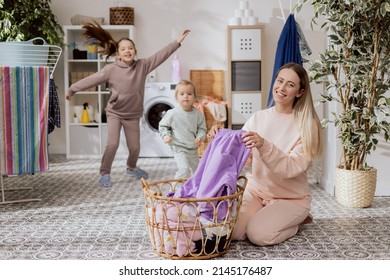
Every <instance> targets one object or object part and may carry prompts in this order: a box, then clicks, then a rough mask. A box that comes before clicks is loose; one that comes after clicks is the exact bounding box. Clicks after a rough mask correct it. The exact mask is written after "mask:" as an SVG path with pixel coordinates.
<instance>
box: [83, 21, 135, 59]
mask: <svg viewBox="0 0 390 280" xmlns="http://www.w3.org/2000/svg"><path fill="white" fill-rule="evenodd" d="M83 28H84V31H83V33H82V36H83V37H84V38H86V39H87V40H88V39H92V44H94V45H97V46H98V47H101V50H99V51H98V52H99V53H100V54H101V55H107V58H108V57H109V56H112V55H113V54H115V53H116V52H117V51H118V44H119V43H120V42H121V41H123V40H126V41H130V42H131V43H132V44H133V46H134V48H135V44H134V42H133V40H131V39H130V38H121V39H120V40H119V41H118V42H117V41H115V40H114V38H112V35H111V33H110V32H108V31H107V30H105V29H103V28H102V27H101V26H100V25H99V24H98V23H97V22H96V21H93V22H89V23H86V24H84V25H83Z"/></svg>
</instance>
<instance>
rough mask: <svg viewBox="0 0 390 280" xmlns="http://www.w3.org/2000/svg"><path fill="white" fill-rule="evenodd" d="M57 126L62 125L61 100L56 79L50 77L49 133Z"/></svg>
mask: <svg viewBox="0 0 390 280" xmlns="http://www.w3.org/2000/svg"><path fill="white" fill-rule="evenodd" d="M55 127H61V112H60V102H59V99H58V94H57V86H56V84H55V82H54V79H50V86H49V122H48V127H47V133H48V134H49V133H51V132H53V130H54V128H55Z"/></svg>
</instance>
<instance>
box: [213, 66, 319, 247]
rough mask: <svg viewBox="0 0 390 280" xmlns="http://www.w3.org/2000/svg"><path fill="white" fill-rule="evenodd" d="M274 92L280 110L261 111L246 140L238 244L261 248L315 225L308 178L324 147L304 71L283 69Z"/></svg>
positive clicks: (247, 125) (248, 127)
mask: <svg viewBox="0 0 390 280" xmlns="http://www.w3.org/2000/svg"><path fill="white" fill-rule="evenodd" d="M272 93H273V99H274V101H275V106H274V107H271V108H268V109H265V110H262V111H259V112H256V113H255V114H254V115H253V116H252V117H251V118H250V119H249V120H248V121H247V122H246V123H245V125H244V127H243V130H245V131H246V132H245V133H244V134H243V135H242V139H243V142H244V144H245V146H246V147H248V148H250V149H251V150H252V153H251V162H252V170H251V172H248V174H247V178H248V184H247V188H246V190H245V193H244V198H243V202H242V206H241V209H240V213H239V218H238V222H237V225H236V229H235V232H234V235H233V239H235V240H244V239H246V238H248V239H249V241H251V242H252V243H254V244H257V245H272V244H277V243H280V242H283V241H285V240H286V239H288V238H290V237H292V236H294V235H295V234H296V233H297V232H298V228H299V225H300V224H303V223H309V222H311V219H312V217H311V215H310V203H311V195H310V190H309V184H308V179H307V174H306V173H307V171H308V169H309V168H310V167H311V163H312V160H313V159H314V158H315V157H318V156H320V155H321V152H322V145H323V136H322V128H321V123H320V121H319V118H318V116H317V114H316V112H315V109H314V105H313V99H312V95H311V90H310V84H309V78H308V75H307V72H306V71H305V69H304V68H303V67H302V66H301V65H299V64H295V63H288V64H286V65H284V66H283V67H281V68H280V70H279V71H278V73H277V77H276V80H275V83H274V85H273V91H272ZM217 130H218V129H217V128H213V129H212V130H211V132H210V133H209V136H210V137H213V135H215V133H216V132H217Z"/></svg>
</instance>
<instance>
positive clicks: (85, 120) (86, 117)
mask: <svg viewBox="0 0 390 280" xmlns="http://www.w3.org/2000/svg"><path fill="white" fill-rule="evenodd" d="M83 106H84V109H83V112H82V114H81V123H89V115H88V110H87V109H88V108H89V107H88V103H84V104H83Z"/></svg>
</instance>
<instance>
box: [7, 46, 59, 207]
mask: <svg viewBox="0 0 390 280" xmlns="http://www.w3.org/2000/svg"><path fill="white" fill-rule="evenodd" d="M37 41H42V42H43V44H36V42H37ZM15 50H17V52H18V54H17V55H13V52H14V51H15ZM61 53H62V48H61V47H59V46H55V45H48V44H47V43H46V42H45V41H44V40H43V39H42V38H34V39H32V40H30V41H26V42H2V43H0V58H1V61H0V66H46V67H49V74H50V79H53V75H54V71H55V69H56V67H57V64H58V61H59V59H60V57H61ZM1 164H2V162H1V160H0V172H1V170H2V167H1ZM0 175H1V176H0V190H1V201H0V205H2V204H9V203H17V202H34V201H40V200H41V199H40V198H27V199H19V200H6V198H5V192H6V191H16V190H27V189H28V190H31V189H32V188H31V187H12V188H5V187H4V180H3V176H4V175H3V174H0ZM12 176H14V175H12ZM16 176H18V175H16Z"/></svg>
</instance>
